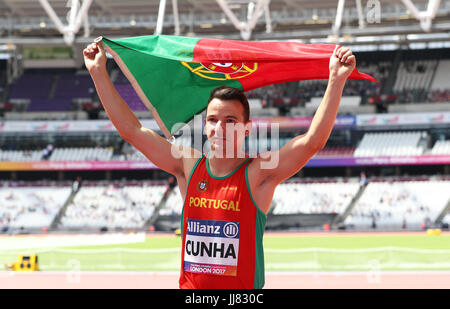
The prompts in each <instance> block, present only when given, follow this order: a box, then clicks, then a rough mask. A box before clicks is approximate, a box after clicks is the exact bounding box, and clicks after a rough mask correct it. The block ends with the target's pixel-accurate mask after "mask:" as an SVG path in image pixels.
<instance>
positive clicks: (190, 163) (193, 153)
mask: <svg viewBox="0 0 450 309" xmlns="http://www.w3.org/2000/svg"><path fill="white" fill-rule="evenodd" d="M181 149H182V158H183V169H184V171H183V176H184V177H185V178H186V180H187V179H188V178H189V175H190V174H191V171H192V169H193V168H194V166H195V164H196V163H197V161H198V159H200V158H201V157H202V152H200V151H198V150H196V149H194V148H191V147H182V148H181Z"/></svg>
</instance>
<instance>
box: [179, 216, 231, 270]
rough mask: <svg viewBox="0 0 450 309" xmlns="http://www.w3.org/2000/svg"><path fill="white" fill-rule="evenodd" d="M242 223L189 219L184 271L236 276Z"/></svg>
mask: <svg viewBox="0 0 450 309" xmlns="http://www.w3.org/2000/svg"><path fill="white" fill-rule="evenodd" d="M238 253H239V222H232V221H216V220H199V219H189V218H188V219H187V229H186V242H185V246H184V271H186V272H191V273H197V274H210V275H222V276H236V275H237V263H238Z"/></svg>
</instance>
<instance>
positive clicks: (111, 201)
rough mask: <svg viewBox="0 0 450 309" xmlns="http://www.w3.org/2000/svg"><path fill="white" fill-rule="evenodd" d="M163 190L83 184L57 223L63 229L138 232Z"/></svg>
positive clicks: (145, 184) (150, 186)
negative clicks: (125, 229) (130, 229)
mask: <svg viewBox="0 0 450 309" xmlns="http://www.w3.org/2000/svg"><path fill="white" fill-rule="evenodd" d="M165 189H166V186H164V185H154V184H150V183H148V182H138V183H120V184H115V185H113V184H107V183H103V184H102V183H95V184H94V183H91V184H83V186H82V187H81V189H80V190H79V191H78V193H77V195H76V196H75V198H74V200H73V202H72V203H70V204H69V205H68V207H67V209H66V212H65V213H64V216H63V217H62V219H61V226H62V227H65V228H71V229H73V228H78V229H80V228H102V227H106V228H139V227H142V226H143V225H144V223H145V222H146V220H147V219H148V218H150V217H151V216H152V214H153V212H154V210H155V207H156V206H157V203H158V202H159V201H160V200H161V197H162V195H163V193H164V191H165Z"/></svg>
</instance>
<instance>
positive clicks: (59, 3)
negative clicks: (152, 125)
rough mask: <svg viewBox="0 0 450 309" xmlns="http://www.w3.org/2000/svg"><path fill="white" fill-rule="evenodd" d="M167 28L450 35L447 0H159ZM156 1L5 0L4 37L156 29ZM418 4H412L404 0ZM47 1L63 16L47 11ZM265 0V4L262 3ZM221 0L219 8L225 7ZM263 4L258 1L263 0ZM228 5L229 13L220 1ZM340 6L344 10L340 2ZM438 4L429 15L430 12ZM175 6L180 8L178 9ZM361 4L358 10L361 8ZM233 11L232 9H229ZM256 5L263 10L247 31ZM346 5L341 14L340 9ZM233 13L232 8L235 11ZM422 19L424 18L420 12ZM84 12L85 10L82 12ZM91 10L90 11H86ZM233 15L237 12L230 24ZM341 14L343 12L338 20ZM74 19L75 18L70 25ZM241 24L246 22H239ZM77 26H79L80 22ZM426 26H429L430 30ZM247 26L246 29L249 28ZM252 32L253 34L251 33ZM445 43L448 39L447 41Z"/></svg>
mask: <svg viewBox="0 0 450 309" xmlns="http://www.w3.org/2000/svg"><path fill="white" fill-rule="evenodd" d="M161 2H163V4H164V2H165V5H164V6H163V7H164V8H165V14H164V18H163V19H161V21H162V23H161V24H160V26H161V29H160V32H161V33H162V34H169V35H172V34H179V35H186V36H196V37H216V38H226V39H238V40H240V39H243V38H245V37H246V36H248V37H249V38H250V39H252V40H300V41H303V42H306V43H315V42H325V43H326V42H331V41H332V40H333V38H334V39H335V42H336V38H337V39H338V40H339V43H340V44H346V45H355V44H356V45H361V44H363V45H364V44H368V45H377V44H399V43H402V42H409V43H411V42H416V43H417V42H422V43H423V42H427V43H428V42H435V43H441V44H442V43H444V44H448V43H449V42H450V35H449V33H450V1H449V0H443V1H440V0H367V1H366V0H346V1H345V0H339V1H336V0H315V1H310V0H309V1H307V0H268V1H267V0H168V1H166V0H162V1H161ZM161 2H160V1H159V0H127V1H123V0H84V1H80V0H73V1H72V0H39V1H36V0H0V44H6V43H13V44H18V45H36V44H52V45H55V44H64V43H65V42H66V43H68V42H69V43H70V42H72V41H71V39H70V35H67V34H66V38H65V40H64V39H63V35H62V28H61V26H62V27H63V28H64V29H65V30H67V29H69V27H68V26H67V25H69V26H70V25H73V24H74V23H75V24H76V21H75V19H76V14H71V6H75V10H73V11H72V12H77V11H81V10H82V4H83V3H85V4H88V5H86V7H87V9H86V12H87V15H83V16H82V18H80V20H79V21H78V29H79V30H78V31H75V32H76V33H74V38H73V40H74V43H79V44H83V45H85V44H86V43H87V42H92V41H93V39H94V38H95V37H97V36H100V35H104V36H108V37H111V38H114V37H122V36H135V35H150V34H154V33H155V32H158V27H157V26H158V15H159V16H161V17H162V14H159V12H160V3H161ZM408 2H409V3H412V4H413V5H414V7H411V6H410V7H407V6H406V5H407V3H408ZM46 3H47V4H48V6H49V7H51V8H52V9H53V11H54V13H55V15H56V16H57V17H58V19H59V21H60V22H61V24H60V27H59V28H58V25H57V24H56V25H55V20H54V18H51V17H49V11H48V10H47V11H46V10H45V9H44V7H45V4H46ZM266 3H267V7H266V6H265V4H266ZM221 4H222V7H221ZM259 4H261V6H259ZM224 5H225V6H226V8H228V9H229V10H228V13H227V12H226V10H224V8H223V6H224ZM339 5H342V6H341V9H342V10H340V9H339ZM433 5H438V6H437V10H436V11H435V12H434V13H435V14H433V15H434V16H432V18H430V19H427V18H426V12H429V10H430V9H432V6H433ZM174 7H175V9H174ZM358 8H359V10H358ZM230 12H231V13H230ZM252 12H253V13H255V12H259V13H260V17H259V18H257V19H256V18H255V21H256V20H257V22H256V24H255V27H254V28H253V29H250V30H251V33H249V31H248V30H249V29H248V28H245V26H246V25H247V24H251V21H252V18H254V15H255V14H252ZM340 12H342V15H340V14H339V13H340ZM230 14H231V15H230ZM418 15H420V16H421V18H422V23H421V22H419V20H418V19H417V18H416V17H418ZM80 16H81V14H80ZM84 16H87V18H84ZM233 16H234V18H235V20H234V23H233ZM339 17H341V18H342V19H340V18H339ZM71 22H72V24H71ZM237 27H241V29H237ZM75 28H77V27H75ZM428 28H429V31H426V30H427V29H428ZM245 32H247V33H245ZM250 34H251V35H250ZM445 42H447V43H445Z"/></svg>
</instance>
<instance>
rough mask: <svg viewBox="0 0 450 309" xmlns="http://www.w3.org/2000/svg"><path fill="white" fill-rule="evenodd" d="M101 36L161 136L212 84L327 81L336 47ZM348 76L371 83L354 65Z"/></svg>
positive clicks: (200, 105)
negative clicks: (147, 110) (330, 62)
mask: <svg viewBox="0 0 450 309" xmlns="http://www.w3.org/2000/svg"><path fill="white" fill-rule="evenodd" d="M101 40H102V41H103V43H104V47H105V48H106V50H107V51H108V52H109V53H110V54H111V55H112V56H113V57H114V59H115V61H116V63H117V64H118V65H119V67H120V69H121V70H122V72H123V73H124V74H125V76H126V77H127V78H128V80H129V81H130V83H131V85H132V86H133V88H134V90H135V91H136V92H137V94H138V95H139V97H140V99H141V100H142V102H143V103H144V104H145V105H146V107H147V108H148V109H150V110H151V111H152V114H153V116H154V117H155V120H156V122H157V123H158V125H159V127H160V128H161V131H162V132H163V134H164V135H165V136H166V138H171V137H172V135H173V134H175V133H176V132H177V131H178V130H179V129H180V128H181V127H182V126H183V125H184V123H187V122H189V121H190V120H191V119H192V118H193V117H194V116H195V115H196V114H198V113H201V112H202V111H203V110H204V109H205V108H206V106H207V103H208V102H207V101H208V98H209V95H210V92H211V90H212V89H214V88H216V87H219V86H222V85H227V86H232V87H236V88H239V89H242V90H243V91H248V90H252V89H255V88H259V87H263V86H266V85H270V84H277V83H284V82H290V81H295V80H307V79H328V76H329V69H328V65H329V58H330V56H331V55H332V53H333V51H334V48H335V47H336V45H332V44H302V43H296V42H280V41H275V42H247V41H233V40H219V39H200V38H192V37H181V36H170V35H151V36H139V37H130V38H123V39H117V40H109V39H107V38H105V37H102V38H101ZM349 78H350V79H365V80H370V81H376V80H375V79H374V78H373V77H371V76H369V75H367V74H364V73H360V72H358V70H356V68H355V70H354V71H353V72H352V74H351V75H350V77H349Z"/></svg>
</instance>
